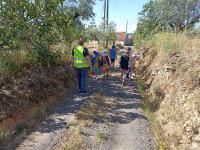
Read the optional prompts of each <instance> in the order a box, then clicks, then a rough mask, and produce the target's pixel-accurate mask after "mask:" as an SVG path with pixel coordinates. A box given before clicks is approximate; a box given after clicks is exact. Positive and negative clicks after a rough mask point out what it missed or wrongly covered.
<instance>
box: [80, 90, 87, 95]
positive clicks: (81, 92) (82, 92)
mask: <svg viewBox="0 0 200 150" xmlns="http://www.w3.org/2000/svg"><path fill="white" fill-rule="evenodd" d="M79 93H80V94H85V93H87V91H86V90H85V91H80V92H79Z"/></svg>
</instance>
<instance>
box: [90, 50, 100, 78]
mask: <svg viewBox="0 0 200 150" xmlns="http://www.w3.org/2000/svg"><path fill="white" fill-rule="evenodd" d="M91 60H92V76H93V78H95V79H97V74H98V73H99V53H98V52H97V51H96V50H94V51H93V55H92V59H91Z"/></svg>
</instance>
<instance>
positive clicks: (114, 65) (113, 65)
mask: <svg viewBox="0 0 200 150" xmlns="http://www.w3.org/2000/svg"><path fill="white" fill-rule="evenodd" d="M114 67H115V59H114V60H113V68H114Z"/></svg>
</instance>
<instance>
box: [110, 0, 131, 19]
mask: <svg viewBox="0 0 200 150" xmlns="http://www.w3.org/2000/svg"><path fill="white" fill-rule="evenodd" d="M113 1H114V3H115V5H116V6H117V8H118V10H119V11H120V15H121V16H122V18H124V19H125V20H128V19H126V17H125V16H124V14H123V13H122V11H121V9H120V7H119V5H118V3H117V2H116V0H113Z"/></svg>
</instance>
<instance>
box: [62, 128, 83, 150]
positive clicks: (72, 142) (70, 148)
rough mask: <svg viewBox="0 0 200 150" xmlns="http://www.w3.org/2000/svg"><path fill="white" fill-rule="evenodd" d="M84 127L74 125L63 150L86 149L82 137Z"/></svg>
mask: <svg viewBox="0 0 200 150" xmlns="http://www.w3.org/2000/svg"><path fill="white" fill-rule="evenodd" d="M81 134H82V129H81V128H80V127H74V126H72V127H71V128H70V130H69V135H70V136H69V137H68V139H67V141H66V142H65V146H64V148H63V150H81V149H84V140H83V138H82V137H81Z"/></svg>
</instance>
